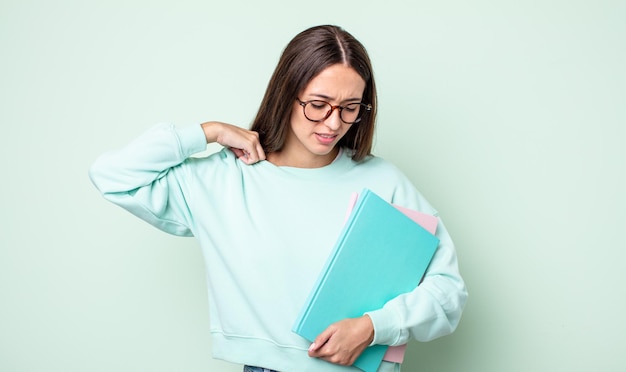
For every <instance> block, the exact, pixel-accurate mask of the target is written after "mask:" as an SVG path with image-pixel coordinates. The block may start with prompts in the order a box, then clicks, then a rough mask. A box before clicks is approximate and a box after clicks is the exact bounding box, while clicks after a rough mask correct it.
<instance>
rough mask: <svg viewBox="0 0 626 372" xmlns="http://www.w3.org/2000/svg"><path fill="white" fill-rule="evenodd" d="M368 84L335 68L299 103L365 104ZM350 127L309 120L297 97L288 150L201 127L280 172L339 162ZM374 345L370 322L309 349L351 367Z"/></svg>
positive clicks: (337, 327)
mask: <svg viewBox="0 0 626 372" xmlns="http://www.w3.org/2000/svg"><path fill="white" fill-rule="evenodd" d="M364 90H365V81H364V80H363V79H362V78H361V76H360V75H359V74H358V73H357V72H356V71H355V70H354V69H352V68H351V67H349V66H346V65H343V64H336V65H332V66H330V67H328V68H326V69H325V70H323V71H322V72H321V73H320V74H318V75H317V76H316V77H315V78H313V79H312V80H311V81H310V82H309V84H308V85H307V86H306V88H305V89H304V90H303V91H302V92H300V95H299V96H298V97H297V98H299V99H300V100H302V101H308V100H314V99H318V100H324V101H327V102H329V103H331V104H332V105H346V104H348V103H351V102H360V101H361V99H362V97H363V91H364ZM350 127H351V125H350V124H346V123H344V122H343V121H341V119H340V117H339V110H334V111H333V112H332V114H331V115H330V116H329V117H328V118H327V119H326V120H324V121H321V122H312V121H310V120H308V119H307V118H306V117H305V116H304V113H303V110H302V106H300V105H299V104H298V102H297V100H296V97H294V102H293V106H292V111H291V125H290V126H289V131H288V134H287V138H286V141H285V145H284V146H283V149H282V150H280V151H277V152H272V153H269V154H265V151H264V150H263V148H262V146H261V144H260V142H259V136H258V133H256V132H252V131H249V130H246V129H243V128H240V127H237V126H234V125H230V124H226V123H221V122H215V121H212V122H206V123H203V124H202V128H203V130H204V133H205V136H206V139H207V143H213V142H217V143H219V144H221V145H222V146H225V147H228V148H230V149H231V151H233V153H234V154H235V155H236V156H237V157H238V158H239V159H240V160H241V161H243V162H244V163H246V164H254V163H256V162H258V161H261V160H268V161H269V162H271V163H272V164H274V165H276V166H289V167H298V168H317V167H323V166H325V165H328V164H330V163H331V162H332V161H333V160H334V159H335V158H336V156H337V154H338V152H339V148H338V147H337V143H338V142H339V140H340V139H341V138H342V137H343V136H344V135H345V134H346V133H347V132H348V130H349V129H350ZM373 339H374V326H373V324H372V321H371V319H370V318H369V316H367V315H364V316H361V317H358V318H350V319H344V320H341V321H339V322H337V323H334V324H331V325H330V326H329V327H328V328H327V329H326V330H324V331H323V332H322V333H320V334H319V335H318V336H317V338H316V339H315V340H314V342H313V343H312V344H311V346H310V347H309V356H311V357H314V358H320V359H323V360H326V361H328V362H331V363H335V364H341V365H352V364H353V363H354V361H355V360H356V359H357V357H358V356H359V355H361V353H362V352H363V350H365V348H367V346H369V344H370V343H371V342H372V340H373Z"/></svg>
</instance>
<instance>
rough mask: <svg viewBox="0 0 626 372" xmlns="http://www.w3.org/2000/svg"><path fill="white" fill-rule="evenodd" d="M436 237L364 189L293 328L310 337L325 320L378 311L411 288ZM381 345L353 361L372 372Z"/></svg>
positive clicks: (383, 348) (322, 327)
mask: <svg viewBox="0 0 626 372" xmlns="http://www.w3.org/2000/svg"><path fill="white" fill-rule="evenodd" d="M438 245H439V239H437V238H436V237H435V236H434V235H433V234H431V233H430V232H428V231H427V230H426V229H424V228H423V227H422V226H420V225H419V224H418V223H416V222H415V221H414V220H412V219H411V218H409V217H407V216H406V215H405V213H403V212H401V211H400V210H399V209H398V208H396V207H394V206H393V205H391V204H390V203H388V202H387V201H385V200H383V199H382V198H381V197H379V196H378V195H376V194H375V193H374V192H372V191H371V190H369V189H364V190H363V192H362V193H361V194H360V195H359V198H358V199H357V201H356V204H355V205H354V207H353V209H352V212H351V213H350V215H349V217H348V220H347V221H346V224H345V225H344V228H343V230H342V232H341V233H340V235H339V237H338V239H337V242H336V243H335V246H334V248H333V250H332V251H331V253H330V255H329V257H328V259H327V261H326V264H325V266H324V268H323V269H322V271H321V273H320V276H319V277H318V280H317V282H316V284H315V285H314V287H313V289H312V291H311V293H310V294H309V297H308V299H307V301H306V302H305V304H304V305H303V307H302V310H301V312H300V315H299V316H298V318H297V319H296V321H295V323H294V325H293V327H292V331H294V332H295V333H297V334H299V335H300V336H302V337H304V338H305V339H307V340H309V341H313V340H314V339H315V337H317V336H318V335H319V334H320V333H321V332H322V331H324V330H325V329H326V328H327V327H328V326H329V325H331V324H332V323H335V322H337V321H340V320H342V319H345V318H356V317H359V316H361V315H363V314H364V313H365V312H368V311H373V310H378V309H380V308H382V307H383V306H384V305H385V303H386V302H387V301H389V300H391V299H393V298H394V297H396V296H398V295H400V294H403V293H407V292H410V291H412V290H413V289H415V288H416V287H417V286H418V284H419V283H420V281H421V279H422V278H423V276H424V273H425V272H426V269H427V268H428V265H429V264H430V261H431V259H432V257H433V255H434V253H435V251H436V250H437V246H438ZM387 348H388V347H387V346H385V345H372V346H370V347H368V348H367V349H365V351H364V352H363V353H362V354H361V356H359V358H358V359H357V360H356V362H355V363H354V366H356V367H358V368H360V369H361V370H363V371H365V372H375V371H377V370H378V367H379V366H380V363H381V362H382V359H383V357H384V355H385V353H386V351H387Z"/></svg>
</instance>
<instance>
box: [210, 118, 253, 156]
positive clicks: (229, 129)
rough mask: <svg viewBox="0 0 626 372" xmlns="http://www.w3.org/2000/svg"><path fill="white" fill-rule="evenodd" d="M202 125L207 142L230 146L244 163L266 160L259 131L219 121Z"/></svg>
mask: <svg viewBox="0 0 626 372" xmlns="http://www.w3.org/2000/svg"><path fill="white" fill-rule="evenodd" d="M201 126H202V130H203V131H204V135H205V136H206V140H207V143H214V142H217V143H219V144H220V145H222V146H224V147H227V148H229V149H230V150H231V151H232V152H233V153H234V154H235V155H236V156H237V158H239V159H240V160H241V161H243V162H244V163H246V164H254V163H256V162H259V161H261V160H265V151H264V150H263V147H262V146H261V142H260V140H259V134H258V133H257V132H253V131H251V130H247V129H244V128H241V127H238V126H236V125H232V124H227V123H222V122H219V121H209V122H206V123H202V124H201Z"/></svg>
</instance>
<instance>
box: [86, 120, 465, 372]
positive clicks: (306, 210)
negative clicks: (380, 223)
mask: <svg viewBox="0 0 626 372" xmlns="http://www.w3.org/2000/svg"><path fill="white" fill-rule="evenodd" d="M206 146H207V144H206V139H205V135H204V132H203V131H202V129H201V127H200V126H199V125H194V126H188V127H183V128H177V127H175V126H173V125H169V124H162V125H157V126H155V127H154V128H152V129H150V130H149V131H147V132H146V133H145V134H143V135H142V136H140V137H139V138H137V139H136V140H134V141H133V142H131V143H130V144H128V145H127V146H125V147H124V148H122V149H119V150H116V151H112V152H108V153H106V154H103V155H102V156H100V157H99V158H98V159H97V160H96V162H95V163H94V164H93V166H92V167H91V169H90V177H91V179H92V181H93V183H94V184H95V185H96V187H97V188H98V190H99V191H100V192H101V193H102V194H103V196H104V197H105V198H106V199H108V200H110V201H111V202H113V203H115V204H117V205H119V206H121V207H123V208H125V209H127V210H128V211H129V212H131V213H133V214H135V215H136V216H138V217H140V218H142V219H144V220H145V221H147V222H148V223H150V224H152V225H154V226H156V227H157V228H159V229H161V230H163V231H166V232H168V233H171V234H174V235H179V236H194V237H195V238H196V239H197V240H198V242H199V243H200V247H201V249H202V253H203V257H204V262H205V265H206V275H207V286H208V292H209V310H210V324H211V329H210V331H211V336H212V347H213V356H214V357H215V358H218V359H223V360H226V361H230V362H234V363H239V364H248V365H255V366H260V367H264V368H270V369H274V370H278V371H282V372H289V371H297V372H305V371H311V372H320V371H322V372H323V371H328V372H332V371H337V372H342V371H343V372H347V371H358V369H356V368H354V367H342V366H338V365H334V364H331V363H328V362H325V361H322V360H319V359H316V358H311V357H309V356H308V354H307V350H308V347H309V344H310V343H309V342H308V341H307V340H305V339H303V338H301V337H300V336H298V335H297V334H295V333H293V332H292V331H291V327H292V325H293V323H294V320H295V319H296V317H297V316H298V314H299V311H300V308H301V306H302V304H303V303H304V301H305V300H306V298H307V296H308V294H309V291H310V290H311V288H312V286H313V284H314V283H315V281H316V278H317V275H318V274H319V272H320V270H321V268H322V267H323V265H324V262H325V260H326V258H327V256H328V254H329V252H330V250H331V249H332V248H333V246H334V243H335V240H336V238H337V236H338V234H339V232H340V231H341V228H342V226H343V223H344V218H345V216H346V211H347V208H348V204H349V201H350V196H351V195H352V193H354V192H359V191H361V190H362V189H363V188H364V187H368V188H369V189H371V190H372V191H374V192H375V193H377V194H378V195H380V196H381V197H383V198H384V199H386V200H388V201H389V202H393V203H395V204H398V205H401V206H404V207H408V208H412V209H416V210H420V211H422V212H426V213H430V214H434V215H437V211H436V210H435V209H433V207H432V206H431V205H430V204H429V203H428V202H427V201H426V200H425V199H424V197H422V195H421V194H420V193H419V192H418V191H416V189H415V188H414V187H413V185H412V184H411V182H410V181H409V180H408V179H407V178H406V177H405V176H404V175H403V174H402V173H401V172H400V171H399V170H398V169H397V168H396V167H394V166H393V165H391V164H390V163H388V162H386V161H384V160H383V159H381V158H378V157H374V156H371V157H369V158H367V159H366V160H364V161H362V162H358V163H357V162H354V161H353V160H352V159H351V158H350V154H349V151H343V152H342V153H341V155H340V156H339V157H338V158H337V159H336V160H335V161H334V162H333V163H331V164H330V165H328V166H325V167H322V168H313V169H303V168H292V167H277V166H275V165H273V164H272V163H270V162H268V161H261V162H259V163H256V164H254V165H246V164H245V163H243V162H242V161H240V160H238V159H237V158H236V157H235V156H234V154H233V153H232V152H231V151H229V150H226V149H224V150H222V151H219V152H217V153H215V154H212V155H210V156H208V157H192V155H194V154H197V153H199V152H202V151H204V150H206ZM437 237H438V238H439V239H440V241H441V242H440V245H439V247H438V250H437V252H436V254H435V257H434V259H433V261H432V263H431V265H430V267H429V269H428V272H427V274H426V276H425V278H424V280H423V282H422V283H421V284H420V285H419V286H418V287H417V288H415V290H413V291H412V292H410V293H407V294H404V295H400V296H398V297H397V298H395V299H393V300H391V301H389V302H388V303H387V304H386V305H385V306H384V307H383V308H382V309H379V310H376V311H372V312H370V313H368V315H369V316H370V317H371V319H372V322H373V324H374V332H375V337H374V341H373V344H385V345H400V344H404V343H406V342H407V341H409V339H411V338H413V339H417V340H419V341H429V340H432V339H434V338H437V337H440V336H444V335H447V334H449V333H451V332H453V331H454V329H455V328H456V326H457V324H458V322H459V320H460V317H461V312H462V309H463V306H464V304H465V300H466V297H467V292H466V290H465V285H464V282H463V279H462V278H461V276H460V274H459V271H458V267H457V258H456V253H455V249H454V245H453V243H452V240H451V239H450V236H449V235H448V232H447V230H446V228H445V226H444V225H443V223H442V222H441V220H440V222H439V226H438V228H437ZM371 274H372V275H376V273H371ZM399 369H400V368H399V365H394V364H393V363H387V362H384V363H383V365H382V366H381V368H380V369H379V370H380V371H399Z"/></svg>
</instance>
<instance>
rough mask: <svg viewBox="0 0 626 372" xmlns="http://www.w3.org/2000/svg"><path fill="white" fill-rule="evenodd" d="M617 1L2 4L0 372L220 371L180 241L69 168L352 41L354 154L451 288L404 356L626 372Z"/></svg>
mask: <svg viewBox="0 0 626 372" xmlns="http://www.w3.org/2000/svg"><path fill="white" fill-rule="evenodd" d="M625 19H626V5H625V2H624V1H608V0H600V1H565V0H563V1H535V0H533V1H508V0H505V1H486V0H483V1H463V0H450V1H448V0H444V1H393V0H387V1H365V0H361V1H341V2H340V1H321V0H320V1H297V2H296V1H276V0H266V1H246V2H239V1H220V2H216V1H190V0H179V1H148V0H126V1H117V0H116V1H111V0H109V1H99V2H96V1H78V0H76V1H69V0H65V1H44V0H31V1H29V0H19V1H18V0H1V1H0V123H1V125H2V131H1V133H2V135H1V140H0V144H1V145H0V154H1V156H0V166H1V167H2V171H3V175H2V182H1V183H0V190H1V192H0V206H1V207H0V208H1V214H0V216H1V218H2V220H1V222H2V224H1V226H2V227H1V230H0V371H3V372H21V371H24V372H34V371H49V372H57V371H58V372H78V371H81V372H82V371H90V372H100V371H102V372H104V371H106V372H110V371H121V372H127V371H128V372H130V371H150V372H159V371H168V372H169V371H189V372H194V371H219V372H221V371H224V372H235V371H240V370H241V367H240V366H236V365H232V364H228V363H225V362H221V361H215V360H212V359H211V357H210V350H211V342H210V339H209V334H208V316H207V303H206V293H205V283H204V271H203V270H204V269H203V267H202V265H201V259H200V252H199V249H198V247H197V245H196V243H195V241H194V240H193V239H184V238H176V237H172V236H169V235H166V234H164V233H161V232H159V231H157V230H156V229H154V228H152V227H150V226H148V225H147V224H145V223H144V222H142V221H140V220H138V219H136V218H135V217H132V216H131V215H130V214H128V213H127V212H125V211H123V210H121V209H119V208H118V207H115V206H113V205H111V204H109V203H107V202H106V201H104V199H102V198H101V197H100V196H99V195H98V193H97V192H96V190H95V189H94V188H93V187H92V186H91V184H90V182H89V180H88V177H87V169H88V167H89V165H90V164H91V162H92V161H93V160H94V159H95V157H96V156H97V155H98V154H100V153H101V152H103V151H105V150H108V149H111V148H114V147H118V146H121V145H123V144H124V143H126V142H127V141H128V140H130V139H131V138H133V137H135V136H136V135H138V134H139V133H141V132H142V131H144V130H145V129H147V128H148V127H150V126H152V125H153V124H155V123H157V122H162V121H167V122H173V123H176V124H179V125H187V124H193V123H199V122H202V121H205V120H211V119H212V120H222V121H227V122H231V123H235V124H238V125H241V126H244V127H247V126H248V124H249V123H250V121H251V120H252V118H253V116H254V113H255V112H256V109H257V108H258V105H259V103H260V100H261V97H262V94H263V92H264V90H265V86H266V84H267V81H268V79H269V77H270V74H271V73H272V71H273V69H274V66H275V64H276V62H277V60H278V57H279V54H280V52H281V51H282V48H283V47H284V46H285V45H286V43H287V42H288V41H289V40H290V39H291V38H292V37H293V36H295V34H296V33H297V32H300V31H301V30H303V29H305V28H307V27H309V26H312V25H316V24H323V23H333V24H339V25H341V26H343V27H345V28H346V29H347V30H348V31H350V32H351V33H353V34H354V35H355V36H356V37H357V38H358V39H360V40H361V41H362V42H363V43H364V44H365V46H366V47H367V48H368V50H369V52H370V55H371V58H372V60H373V64H374V68H375V72H376V78H377V83H378V86H379V98H380V105H379V109H380V116H379V120H378V125H379V127H378V131H377V139H376V145H375V153H376V154H378V155H380V156H382V157H384V158H386V159H388V160H390V161H392V162H394V163H395V164H397V165H398V166H399V167H400V168H401V169H402V170H403V171H404V172H405V173H406V174H407V175H408V176H409V177H410V178H411V180H412V181H413V182H414V183H415V184H416V185H417V187H418V188H419V189H420V190H421V191H422V192H423V193H424V195H425V196H426V197H427V198H428V199H429V200H430V201H431V202H432V204H434V205H435V207H437V208H438V209H439V210H440V212H441V215H442V216H443V218H444V220H445V221H446V224H447V226H448V228H449V230H450V232H451V233H452V235H453V237H454V238H455V241H456V243H457V249H458V255H459V259H460V266H461V271H462V274H463V275H464V277H465V279H466V281H467V285H468V288H469V291H470V298H469V302H468V304H467V308H466V312H465V314H464V317H463V319H462V322H461V325H460V326H459V328H458V330H457V332H456V333H455V334H453V335H451V336H448V337H445V338H442V339H440V340H436V341H434V342H430V343H426V344H421V343H417V342H412V343H410V346H409V349H408V355H407V361H406V363H405V365H404V368H403V371H416V372H458V371H471V372H515V371H521V372H525V371H550V372H552V371H623V370H625V369H626V354H625V353H624V347H625V345H626V336H625V334H626V320H625V319H624V314H625V313H626V299H625V293H626V292H625V291H624V288H623V286H624V284H625V283H626V274H624V272H625V270H624V262H625V261H626V253H625V252H626V244H625V243H624V231H626V229H625V227H626V212H625V209H626V197H625V196H624V193H623V191H624V189H625V188H626V181H625V180H624V171H625V165H626V161H625V159H626V146H624V144H623V142H624V139H625V138H626V129H625V125H626V67H625V66H626V42H625V40H626V21H625Z"/></svg>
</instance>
